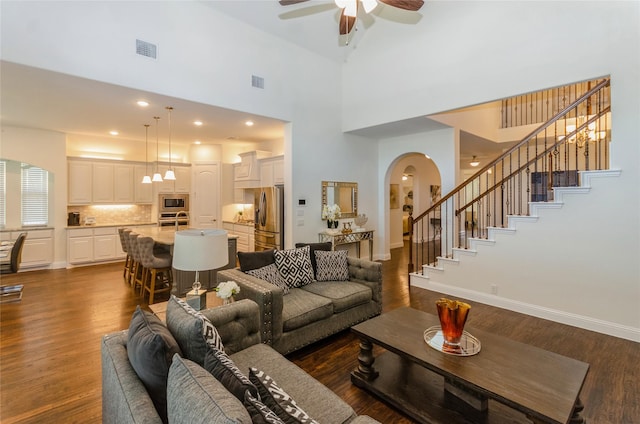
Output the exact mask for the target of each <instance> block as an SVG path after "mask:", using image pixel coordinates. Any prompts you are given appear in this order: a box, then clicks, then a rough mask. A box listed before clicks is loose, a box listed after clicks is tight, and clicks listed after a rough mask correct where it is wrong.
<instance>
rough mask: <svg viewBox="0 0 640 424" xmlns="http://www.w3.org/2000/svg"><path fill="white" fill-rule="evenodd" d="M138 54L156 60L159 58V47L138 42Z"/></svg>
mask: <svg viewBox="0 0 640 424" xmlns="http://www.w3.org/2000/svg"><path fill="white" fill-rule="evenodd" d="M136 54H139V55H140V56H146V57H150V58H152V59H156V58H157V56H158V47H157V46H156V45H155V44H151V43H148V42H146V41H142V40H136Z"/></svg>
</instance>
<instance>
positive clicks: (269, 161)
mask: <svg viewBox="0 0 640 424" xmlns="http://www.w3.org/2000/svg"><path fill="white" fill-rule="evenodd" d="M278 184H284V157H283V156H274V157H270V158H265V159H261V160H260V185H261V186H262V187H272V186H274V185H278Z"/></svg>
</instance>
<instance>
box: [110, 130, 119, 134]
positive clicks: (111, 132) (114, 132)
mask: <svg viewBox="0 0 640 424" xmlns="http://www.w3.org/2000/svg"><path fill="white" fill-rule="evenodd" d="M109 134H111V135H118V134H120V133H119V132H118V131H115V130H113V131H109Z"/></svg>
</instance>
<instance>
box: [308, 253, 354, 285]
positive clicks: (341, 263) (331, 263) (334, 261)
mask: <svg viewBox="0 0 640 424" xmlns="http://www.w3.org/2000/svg"><path fill="white" fill-rule="evenodd" d="M347 253H348V252H347V251H346V250H335V251H331V252H323V251H321V250H316V263H317V264H318V273H317V275H316V279H317V280H318V281H347V280H348V279H349V261H348V260H347Z"/></svg>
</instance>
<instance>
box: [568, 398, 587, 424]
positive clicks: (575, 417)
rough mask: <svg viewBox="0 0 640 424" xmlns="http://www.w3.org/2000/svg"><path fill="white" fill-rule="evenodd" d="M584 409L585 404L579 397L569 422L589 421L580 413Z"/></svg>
mask: <svg viewBox="0 0 640 424" xmlns="http://www.w3.org/2000/svg"><path fill="white" fill-rule="evenodd" d="M583 409H584V405H583V404H582V401H581V400H580V398H577V399H576V404H575V406H574V407H573V414H572V415H571V418H570V419H569V424H586V423H587V420H585V419H584V417H582V416H581V415H580V413H581V412H582V410H583Z"/></svg>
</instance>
